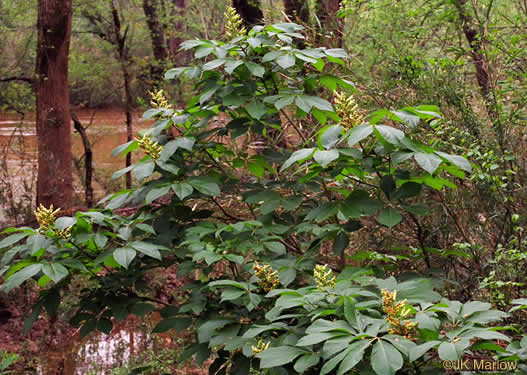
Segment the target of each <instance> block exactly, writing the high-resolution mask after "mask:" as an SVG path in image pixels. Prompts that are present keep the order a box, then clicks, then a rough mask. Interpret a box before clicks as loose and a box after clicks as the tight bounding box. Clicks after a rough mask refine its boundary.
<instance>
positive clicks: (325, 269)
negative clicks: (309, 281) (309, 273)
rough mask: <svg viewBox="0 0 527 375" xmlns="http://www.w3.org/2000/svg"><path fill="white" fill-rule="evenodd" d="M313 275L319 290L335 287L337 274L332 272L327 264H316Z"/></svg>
mask: <svg viewBox="0 0 527 375" xmlns="http://www.w3.org/2000/svg"><path fill="white" fill-rule="evenodd" d="M313 276H314V278H315V283H316V284H317V288H318V289H319V290H324V289H325V288H334V287H335V282H336V280H337V276H335V275H334V274H333V270H331V268H329V266H328V265H327V264H324V265H323V266H322V265H320V264H317V265H316V266H315V270H314V272H313Z"/></svg>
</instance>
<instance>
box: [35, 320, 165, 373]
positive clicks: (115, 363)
mask: <svg viewBox="0 0 527 375" xmlns="http://www.w3.org/2000/svg"><path fill="white" fill-rule="evenodd" d="M167 346H169V342H167V341H164V340H163V338H156V337H154V335H151V334H149V329H148V328H146V327H141V326H140V324H139V322H138V321H137V319H132V318H130V319H127V320H126V321H124V322H122V323H121V324H119V325H118V326H116V327H115V328H114V329H113V331H112V332H111V334H110V335H105V334H103V333H98V332H97V333H94V334H91V335H89V336H88V337H86V338H84V339H81V338H80V337H79V335H78V333H76V334H74V335H73V336H71V337H65V338H63V340H62V343H60V344H59V346H58V347H56V348H54V349H51V350H49V351H48V352H47V353H45V354H43V355H42V357H41V358H39V360H38V362H39V363H40V365H39V366H38V370H37V374H38V375H57V374H60V375H104V374H109V373H110V369H111V368H115V367H125V366H127V365H128V364H129V363H130V361H132V360H134V358H135V357H137V355H138V354H139V353H142V354H145V353H146V352H148V351H151V352H153V353H155V352H157V351H159V350H160V349H161V348H163V347H167Z"/></svg>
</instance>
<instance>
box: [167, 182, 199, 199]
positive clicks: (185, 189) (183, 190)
mask: <svg viewBox="0 0 527 375" xmlns="http://www.w3.org/2000/svg"><path fill="white" fill-rule="evenodd" d="M171 188H172V190H173V191H174V193H176V195H177V197H178V198H179V199H180V200H183V199H185V198H186V197H188V196H189V195H190V194H192V192H193V191H194V188H193V187H192V185H190V184H187V183H186V182H182V183H175V184H172V186H171Z"/></svg>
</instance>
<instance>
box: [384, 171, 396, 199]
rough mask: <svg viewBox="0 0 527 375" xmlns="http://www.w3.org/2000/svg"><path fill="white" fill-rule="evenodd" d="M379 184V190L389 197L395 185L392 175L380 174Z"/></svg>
mask: <svg viewBox="0 0 527 375" xmlns="http://www.w3.org/2000/svg"><path fill="white" fill-rule="evenodd" d="M380 186H381V190H382V191H383V192H384V193H385V194H386V196H387V197H389V196H390V193H392V192H393V191H394V190H395V187H396V185H395V180H394V178H393V176H392V175H389V174H386V175H384V176H382V178H381V183H380Z"/></svg>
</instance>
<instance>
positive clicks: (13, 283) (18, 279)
mask: <svg viewBox="0 0 527 375" xmlns="http://www.w3.org/2000/svg"><path fill="white" fill-rule="evenodd" d="M41 270H42V264H40V263H39V264H30V265H28V266H27V267H25V268H22V269H21V270H20V271H18V272H16V273H14V274H13V275H11V276H10V277H9V278H8V279H7V280H6V281H5V283H4V285H2V286H1V287H0V291H3V292H5V293H9V292H10V291H11V290H12V289H14V288H16V287H18V286H20V285H21V284H22V283H23V282H24V281H26V280H29V279H30V278H32V277H33V276H35V275H36V274H37V273H39V272H40V271H41Z"/></svg>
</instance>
